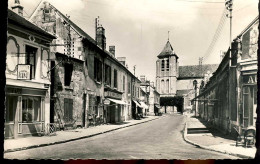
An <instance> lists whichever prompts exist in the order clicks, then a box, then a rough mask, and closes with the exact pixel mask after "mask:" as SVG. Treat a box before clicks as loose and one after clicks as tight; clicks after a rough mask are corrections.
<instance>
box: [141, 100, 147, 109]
mask: <svg viewBox="0 0 260 164" xmlns="http://www.w3.org/2000/svg"><path fill="white" fill-rule="evenodd" d="M140 104H141V106H142V107H143V108H144V109H149V107H148V105H146V104H145V103H144V102H142V101H141V102H140Z"/></svg>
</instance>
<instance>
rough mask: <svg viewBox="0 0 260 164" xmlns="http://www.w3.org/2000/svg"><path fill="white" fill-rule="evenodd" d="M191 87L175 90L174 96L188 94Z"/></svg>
mask: <svg viewBox="0 0 260 164" xmlns="http://www.w3.org/2000/svg"><path fill="white" fill-rule="evenodd" d="M191 90H192V89H185V90H177V91H176V96H183V95H184V94H188V93H189V92H190V91H191Z"/></svg>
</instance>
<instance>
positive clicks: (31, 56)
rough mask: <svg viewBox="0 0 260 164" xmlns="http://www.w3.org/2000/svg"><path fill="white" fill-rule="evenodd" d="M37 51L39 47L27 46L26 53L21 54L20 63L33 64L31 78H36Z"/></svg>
mask: <svg viewBox="0 0 260 164" xmlns="http://www.w3.org/2000/svg"><path fill="white" fill-rule="evenodd" d="M36 52H37V48H34V47H31V46H26V47H25V55H23V54H21V56H19V64H29V65H31V77H30V78H31V79H35V67H36Z"/></svg>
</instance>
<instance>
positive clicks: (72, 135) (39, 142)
mask: <svg viewBox="0 0 260 164" xmlns="http://www.w3.org/2000/svg"><path fill="white" fill-rule="evenodd" d="M165 116H166V115H163V116H145V118H143V119H141V120H127V121H126V122H123V123H120V124H108V125H99V126H96V127H90V128H86V129H73V130H66V131H57V132H56V134H55V135H52V136H41V137H26V138H18V139H6V140H5V141H4V152H5V153H6V152H13V151H19V150H25V149H30V148H36V147H43V146H48V145H54V144H59V143H65V142H70V141H74V140H79V139H83V138H88V137H92V136H95V135H99V134H103V133H107V132H110V131H114V130H118V129H122V128H126V127H130V126H133V125H137V124H141V123H145V122H148V121H152V120H155V119H159V118H162V117H165Z"/></svg>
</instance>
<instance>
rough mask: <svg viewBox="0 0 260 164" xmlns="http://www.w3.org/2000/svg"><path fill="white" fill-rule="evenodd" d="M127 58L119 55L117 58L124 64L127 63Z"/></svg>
mask: <svg viewBox="0 0 260 164" xmlns="http://www.w3.org/2000/svg"><path fill="white" fill-rule="evenodd" d="M125 59H126V57H117V60H118V61H119V62H120V63H121V64H123V65H124V66H126V64H125V61H126V60H125Z"/></svg>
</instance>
